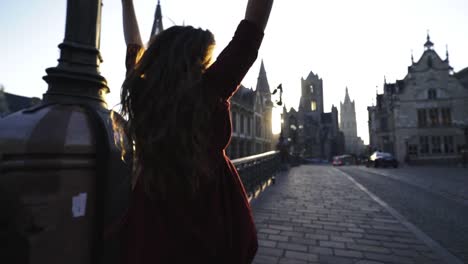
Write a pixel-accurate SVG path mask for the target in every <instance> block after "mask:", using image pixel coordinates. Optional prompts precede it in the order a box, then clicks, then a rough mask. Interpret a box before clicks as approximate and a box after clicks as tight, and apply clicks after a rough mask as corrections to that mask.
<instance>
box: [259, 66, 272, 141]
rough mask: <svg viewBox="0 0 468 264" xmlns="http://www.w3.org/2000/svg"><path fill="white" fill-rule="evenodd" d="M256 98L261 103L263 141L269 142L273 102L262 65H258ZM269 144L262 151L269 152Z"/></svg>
mask: <svg viewBox="0 0 468 264" xmlns="http://www.w3.org/2000/svg"><path fill="white" fill-rule="evenodd" d="M255 92H256V93H257V96H258V97H260V100H261V102H262V106H263V107H262V108H263V114H262V118H261V121H260V123H261V126H262V127H263V128H262V130H263V131H265V135H264V136H265V139H266V140H267V141H269V142H271V139H272V138H273V131H272V115H273V102H272V101H271V91H270V85H269V84H268V79H267V74H266V71H265V64H264V63H263V60H262V63H261V65H260V72H259V74H258V78H257V88H256V91H255ZM271 149H272V146H271V144H270V145H269V146H264V150H271Z"/></svg>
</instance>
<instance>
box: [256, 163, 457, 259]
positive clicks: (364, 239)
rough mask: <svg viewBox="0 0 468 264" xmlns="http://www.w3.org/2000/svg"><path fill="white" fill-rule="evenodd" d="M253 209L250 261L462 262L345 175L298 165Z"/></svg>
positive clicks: (322, 167)
mask: <svg viewBox="0 0 468 264" xmlns="http://www.w3.org/2000/svg"><path fill="white" fill-rule="evenodd" d="M252 208H253V213H254V218H255V222H256V225H257V230H258V237H259V245H260V246H259V250H258V252H257V255H256V258H255V260H254V263H257V264H261V263H330V264H347V263H357V264H378V263H402V264H404V263H424V264H426V263H450V264H451V263H454V264H455V263H462V262H461V261H460V260H458V259H457V258H455V257H454V256H453V255H451V254H450V253H449V252H448V251H447V250H445V249H444V248H442V247H440V245H439V244H438V243H437V242H435V241H433V240H432V239H430V238H429V237H427V236H426V235H425V234H424V233H422V232H421V231H420V230H419V229H418V228H416V227H415V226H413V225H411V224H410V223H408V222H406V220H405V218H403V217H402V216H401V215H399V214H398V213H397V212H396V211H395V210H393V209H392V208H391V207H389V206H387V205H386V204H385V203H384V202H382V201H381V200H380V199H379V198H378V197H375V196H373V195H372V194H371V193H369V192H368V191H367V189H366V188H364V187H363V186H362V185H360V184H359V183H357V182H355V181H354V180H353V179H352V178H351V177H350V176H349V175H347V174H345V173H343V172H341V171H340V170H338V169H335V168H332V167H329V166H300V167H296V168H292V169H291V170H290V171H289V173H288V174H285V175H280V176H279V177H278V179H277V181H276V184H275V185H272V186H270V187H268V188H267V189H266V190H265V191H264V192H263V193H261V194H260V196H259V197H258V198H257V199H254V200H253V201H252Z"/></svg>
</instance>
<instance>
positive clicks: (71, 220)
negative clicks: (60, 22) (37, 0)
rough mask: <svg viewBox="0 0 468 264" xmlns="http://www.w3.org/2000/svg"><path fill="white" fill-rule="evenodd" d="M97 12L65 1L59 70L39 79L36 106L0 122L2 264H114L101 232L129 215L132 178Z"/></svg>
mask: <svg viewBox="0 0 468 264" xmlns="http://www.w3.org/2000/svg"><path fill="white" fill-rule="evenodd" d="M101 6H102V4H101V0H68V1H67V17H66V29H65V38H64V41H63V43H62V44H60V45H59V48H60V51H61V53H60V58H59V60H58V61H59V63H58V65H57V66H56V67H53V68H49V69H47V70H46V71H47V76H45V77H44V80H45V81H46V82H47V83H48V85H49V86H48V90H47V92H46V93H45V94H44V96H43V101H42V103H41V104H39V105H36V106H34V107H33V108H30V109H26V110H23V111H20V112H16V113H13V114H11V115H8V116H7V117H5V118H3V119H0V196H1V197H2V198H3V197H6V199H4V201H12V202H10V203H8V204H6V203H5V204H3V203H1V202H0V206H1V207H2V208H0V210H1V211H2V216H4V215H5V217H1V218H3V219H2V220H4V221H6V223H7V224H6V225H3V226H0V229H2V228H6V230H0V231H1V232H0V233H1V234H8V235H7V237H6V241H12V243H9V249H11V250H9V251H8V253H9V254H10V257H11V259H13V260H12V261H9V263H77V264H78V263H102V262H112V263H118V254H114V253H117V251H118V248H117V247H118V243H117V242H118V240H117V239H105V238H104V229H105V228H106V227H109V226H111V225H112V223H113V222H114V221H116V220H117V219H118V218H119V217H121V215H122V214H123V212H124V210H125V209H126V207H127V202H128V201H127V200H128V196H129V192H130V177H129V175H130V169H129V166H127V165H126V164H124V163H123V162H122V160H121V158H120V157H121V150H120V149H118V148H117V147H116V146H119V145H121V144H120V141H119V140H120V139H119V137H115V136H114V135H118V134H115V133H114V130H113V122H112V120H111V113H110V111H109V110H108V109H107V104H106V101H105V99H104V95H105V94H106V93H108V92H109V88H108V87H107V82H106V80H105V78H104V77H103V76H101V74H100V72H99V65H100V63H101V62H102V59H101V56H100V52H99V46H100V27H101ZM114 117H115V118H114V119H115V121H116V122H115V125H117V126H121V125H122V124H123V122H124V121H123V119H122V118H121V117H120V116H118V115H117V114H115V115H114ZM115 140H117V141H119V142H115ZM116 143H117V144H116ZM2 223H4V222H2ZM111 238H112V236H111ZM3 239H4V238H3ZM15 241H20V242H18V243H15ZM19 257H21V259H20V258H19ZM114 257H115V258H114ZM112 258H113V259H112Z"/></svg>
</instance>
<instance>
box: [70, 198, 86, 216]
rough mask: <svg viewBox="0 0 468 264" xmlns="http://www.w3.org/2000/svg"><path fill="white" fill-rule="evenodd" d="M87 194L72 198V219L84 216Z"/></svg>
mask: <svg viewBox="0 0 468 264" xmlns="http://www.w3.org/2000/svg"><path fill="white" fill-rule="evenodd" d="M87 198H88V194H87V193H80V194H78V195H77V196H73V198H72V214H73V217H75V218H76V217H81V216H84V215H85V214H86V199H87Z"/></svg>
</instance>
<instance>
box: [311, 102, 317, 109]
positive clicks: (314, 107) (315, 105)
mask: <svg viewBox="0 0 468 264" xmlns="http://www.w3.org/2000/svg"><path fill="white" fill-rule="evenodd" d="M310 109H311V110H312V111H316V110H317V102H316V101H312V103H311V104H310Z"/></svg>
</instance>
